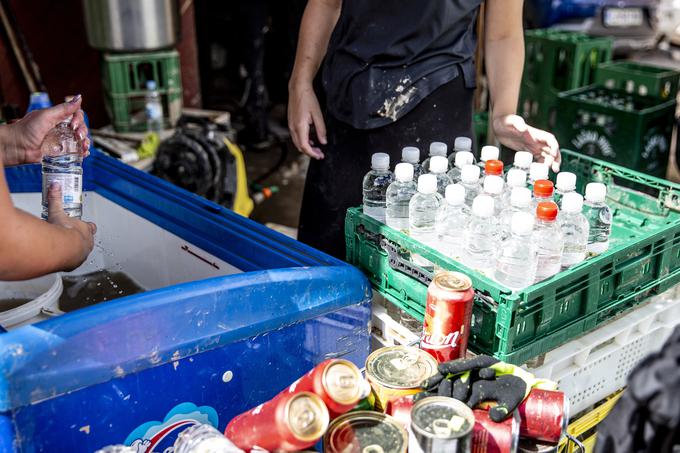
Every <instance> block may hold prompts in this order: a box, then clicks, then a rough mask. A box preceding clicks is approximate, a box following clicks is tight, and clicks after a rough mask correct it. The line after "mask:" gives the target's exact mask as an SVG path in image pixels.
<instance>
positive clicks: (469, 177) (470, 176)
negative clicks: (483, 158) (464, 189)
mask: <svg viewBox="0 0 680 453" xmlns="http://www.w3.org/2000/svg"><path fill="white" fill-rule="evenodd" d="M480 172H481V168H479V167H478V166H477V165H472V164H468V165H463V168H462V169H461V170H460V180H461V181H463V182H464V183H466V184H474V183H476V182H477V181H479V173H480Z"/></svg>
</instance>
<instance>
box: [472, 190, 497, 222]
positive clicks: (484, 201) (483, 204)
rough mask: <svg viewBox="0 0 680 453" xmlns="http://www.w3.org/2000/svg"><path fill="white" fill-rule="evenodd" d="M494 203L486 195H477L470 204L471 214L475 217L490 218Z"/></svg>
mask: <svg viewBox="0 0 680 453" xmlns="http://www.w3.org/2000/svg"><path fill="white" fill-rule="evenodd" d="M493 205H494V201H493V198H491V197H490V196H488V195H477V196H476V197H475V199H474V201H473V202H472V213H473V214H474V215H476V216H477V217H491V216H492V215H493Z"/></svg>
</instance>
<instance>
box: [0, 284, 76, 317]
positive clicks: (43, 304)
mask: <svg viewBox="0 0 680 453" xmlns="http://www.w3.org/2000/svg"><path fill="white" fill-rule="evenodd" d="M62 290H63V285H62V282H61V275H59V274H58V273H57V274H49V275H45V276H44V277H39V278H34V279H31V280H23V281H19V282H2V281H0V300H7V299H29V302H26V303H24V304H22V305H20V306H18V307H15V308H11V309H9V310H4V307H2V306H0V310H2V311H0V325H1V326H2V327H4V328H5V329H7V328H11V327H14V326H17V325H19V324H22V323H24V322H25V321H28V320H30V319H33V318H36V317H38V316H40V314H41V313H42V311H43V309H47V310H51V311H54V310H58V309H59V297H61V292H62Z"/></svg>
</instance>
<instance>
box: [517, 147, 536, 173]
mask: <svg viewBox="0 0 680 453" xmlns="http://www.w3.org/2000/svg"><path fill="white" fill-rule="evenodd" d="M533 161H534V156H533V154H531V153H530V152H529V151H517V152H516V153H515V157H514V160H513V163H512V168H518V169H520V170H524V171H525V172H526V173H527V174H529V171H530V168H531V164H532V162H533Z"/></svg>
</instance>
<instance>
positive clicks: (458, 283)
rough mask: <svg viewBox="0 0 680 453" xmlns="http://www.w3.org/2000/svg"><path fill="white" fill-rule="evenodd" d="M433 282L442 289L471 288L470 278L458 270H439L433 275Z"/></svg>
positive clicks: (460, 289) (457, 289) (465, 289)
mask: <svg viewBox="0 0 680 453" xmlns="http://www.w3.org/2000/svg"><path fill="white" fill-rule="evenodd" d="M433 283H434V284H435V286H437V287H438V288H439V289H442V290H444V291H467V290H468V289H470V288H472V280H470V278H469V277H468V276H467V275H465V274H461V273H460V272H451V271H441V272H438V273H437V275H435V276H434V280H433Z"/></svg>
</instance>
